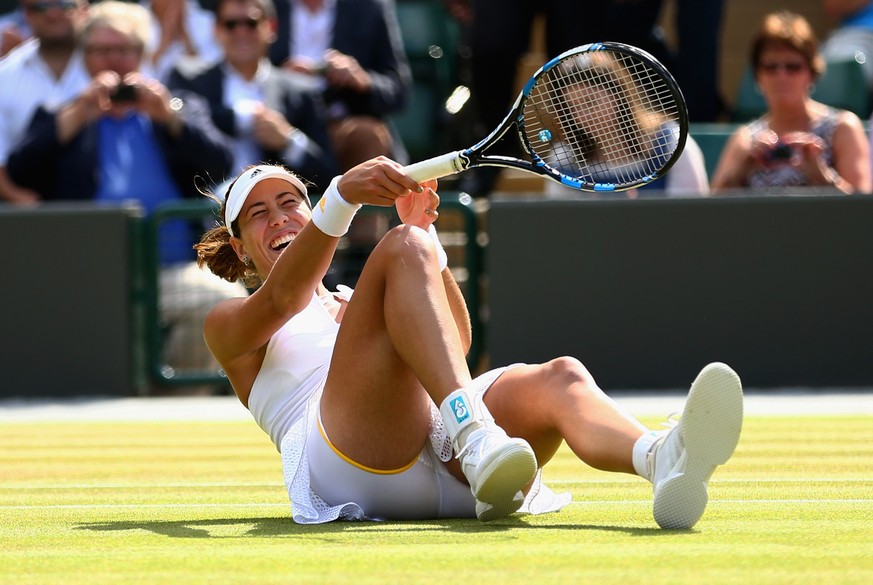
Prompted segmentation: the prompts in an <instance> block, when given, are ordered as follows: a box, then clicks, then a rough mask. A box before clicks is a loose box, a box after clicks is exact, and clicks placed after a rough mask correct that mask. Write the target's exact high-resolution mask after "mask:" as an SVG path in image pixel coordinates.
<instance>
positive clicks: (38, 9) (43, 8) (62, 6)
mask: <svg viewBox="0 0 873 585" xmlns="http://www.w3.org/2000/svg"><path fill="white" fill-rule="evenodd" d="M75 7H76V2H73V0H56V1H54V2H34V3H32V4H25V5H24V9H25V10H27V11H28V12H34V13H36V14H43V13H45V12H48V11H49V10H51V9H52V8H57V9H59V10H63V11H67V10H72V9H73V8H75Z"/></svg>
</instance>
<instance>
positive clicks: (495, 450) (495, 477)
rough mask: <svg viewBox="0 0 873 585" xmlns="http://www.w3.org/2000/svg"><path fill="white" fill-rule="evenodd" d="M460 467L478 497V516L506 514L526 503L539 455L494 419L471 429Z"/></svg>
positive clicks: (488, 517)
mask: <svg viewBox="0 0 873 585" xmlns="http://www.w3.org/2000/svg"><path fill="white" fill-rule="evenodd" d="M458 460H459V461H460V462H461V470H462V471H463V472H464V476H466V478H467V481H468V482H470V490H471V491H472V492H473V495H474V496H475V497H476V517H477V518H479V520H481V521H483V522H489V521H491V520H496V519H498V518H503V517H505V516H508V515H510V514H512V513H513V512H515V511H517V510H518V509H519V508H520V507H521V505H522V504H523V503H524V495H523V494H522V491H521V490H522V489H524V488H525V487H526V486H527V485H528V484H529V483H530V482H531V480H532V479H533V478H534V476H535V475H536V472H537V459H536V455H534V452H533V449H532V448H531V446H530V445H529V444H528V442H527V441H525V440H524V439H518V438H511V437H509V436H508V435H507V434H506V433H505V432H504V431H503V429H501V428H500V427H498V426H497V425H495V424H493V423H488V422H485V423H480V425H479V426H478V428H475V429H473V430H472V431H470V433H469V435H467V438H466V441H465V443H464V446H463V447H462V448H461V449H460V451H459V452H458Z"/></svg>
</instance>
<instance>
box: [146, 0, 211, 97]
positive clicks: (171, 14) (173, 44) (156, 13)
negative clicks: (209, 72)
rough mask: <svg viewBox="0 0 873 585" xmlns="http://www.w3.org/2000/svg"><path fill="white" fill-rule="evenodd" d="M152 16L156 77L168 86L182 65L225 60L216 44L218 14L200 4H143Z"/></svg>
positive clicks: (150, 0) (186, 0) (188, 0)
mask: <svg viewBox="0 0 873 585" xmlns="http://www.w3.org/2000/svg"><path fill="white" fill-rule="evenodd" d="M142 4H143V6H145V7H146V8H148V9H149V10H150V11H151V13H152V36H151V39H152V43H151V45H150V46H149V47H147V54H148V55H149V66H150V67H151V69H152V73H153V75H154V76H155V77H156V78H157V79H159V80H160V81H162V82H164V83H166V82H167V79H168V77H169V75H170V71H171V70H172V69H173V67H174V66H175V65H176V64H177V63H178V62H180V61H183V62H184V61H194V62H203V63H214V62H215V61H217V60H218V59H219V58H220V57H221V47H220V46H219V45H218V43H217V42H216V40H215V37H214V35H213V32H214V30H215V26H214V25H215V14H214V13H213V12H212V11H211V10H206V9H205V8H202V7H201V6H200V4H199V3H198V2H197V0H143V1H142Z"/></svg>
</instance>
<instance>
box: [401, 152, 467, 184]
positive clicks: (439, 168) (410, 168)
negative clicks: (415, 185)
mask: <svg viewBox="0 0 873 585" xmlns="http://www.w3.org/2000/svg"><path fill="white" fill-rule="evenodd" d="M465 168H466V166H465V165H464V164H463V159H462V158H461V151H460V150H459V151H456V152H450V153H448V154H443V155H440V156H435V157H433V158H429V159H427V160H423V161H421V162H417V163H413V164H411V165H407V166H405V167H403V172H404V173H405V174H406V176H408V177H409V178H411V179H412V180H414V181H417V182H419V183H422V182H424V181H429V180H430V179H439V178H440V177H447V176H449V175H454V174H455V173H460V172H461V171H463V170H464V169H465Z"/></svg>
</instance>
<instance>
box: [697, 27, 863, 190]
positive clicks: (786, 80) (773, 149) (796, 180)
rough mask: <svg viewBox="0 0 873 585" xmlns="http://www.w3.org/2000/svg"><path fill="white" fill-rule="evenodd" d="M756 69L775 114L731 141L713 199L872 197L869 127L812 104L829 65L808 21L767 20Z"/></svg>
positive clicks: (754, 53) (757, 44)
mask: <svg viewBox="0 0 873 585" xmlns="http://www.w3.org/2000/svg"><path fill="white" fill-rule="evenodd" d="M751 67H752V70H753V71H754V74H755V80H756V82H757V84H758V87H759V88H760V91H761V93H762V94H763V96H764V99H765V101H766V102H767V111H766V112H765V114H764V115H763V116H761V117H760V118H758V119H756V120H754V121H752V122H750V123H749V124H746V125H744V126H742V127H740V128H739V129H738V130H736V131H735V132H734V133H733V134H732V135H731V137H730V138H729V139H728V141H727V144H726V145H725V148H724V151H723V152H722V155H721V158H720V160H719V163H718V166H717V168H716V170H715V174H714V176H713V180H712V188H713V191H719V190H725V189H736V188H746V187H749V188H753V189H768V188H774V187H776V188H778V187H797V186H819V187H834V188H836V189H838V190H840V191H842V192H844V193H869V192H870V190H871V169H870V163H869V154H868V151H869V146H868V143H867V137H866V135H865V131H864V126H863V124H862V122H861V120H860V119H859V118H858V116H856V115H855V114H854V113H852V112H849V111H845V110H838V109H835V108H832V107H830V106H826V105H824V104H821V103H819V102H816V101H813V100H812V99H811V98H810V91H811V89H812V86H813V84H814V83H815V80H816V79H818V77H819V76H820V75H821V73H822V71H823V69H824V60H823V59H822V56H821V54H820V53H819V52H818V42H817V40H816V38H815V35H814V33H813V32H812V28H811V27H810V26H809V23H808V22H807V21H806V19H805V18H803V17H802V16H800V15H798V14H794V13H792V12H788V11H781V12H774V13H771V14H768V15H767V16H765V17H764V20H763V23H762V25H761V28H760V29H759V32H758V33H757V35H756V36H755V38H754V39H753V42H752V49H751Z"/></svg>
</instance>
